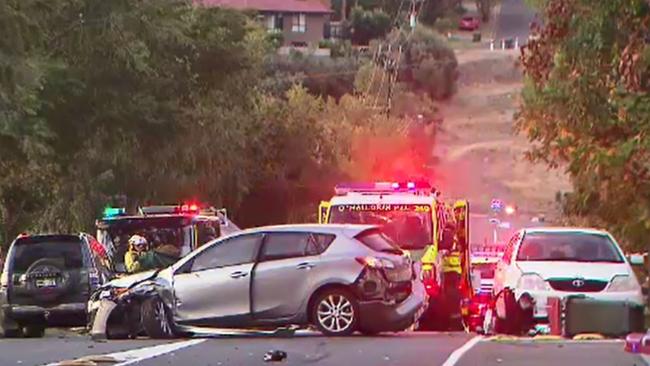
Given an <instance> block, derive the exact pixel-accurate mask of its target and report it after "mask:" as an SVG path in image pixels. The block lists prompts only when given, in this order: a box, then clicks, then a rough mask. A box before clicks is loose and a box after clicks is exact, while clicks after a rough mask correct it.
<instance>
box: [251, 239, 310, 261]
mask: <svg viewBox="0 0 650 366" xmlns="http://www.w3.org/2000/svg"><path fill="white" fill-rule="evenodd" d="M318 251H319V248H318V247H317V243H316V241H315V240H314V239H313V238H312V236H311V234H310V233H270V234H267V235H266V239H265V240H264V250H263V251H262V260H267V261H268V260H276V259H283V258H294V257H304V256H308V255H315V254H318Z"/></svg>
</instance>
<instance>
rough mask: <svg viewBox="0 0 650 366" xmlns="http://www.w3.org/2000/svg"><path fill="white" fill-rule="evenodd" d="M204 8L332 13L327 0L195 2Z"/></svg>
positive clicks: (224, 0)
mask: <svg viewBox="0 0 650 366" xmlns="http://www.w3.org/2000/svg"><path fill="white" fill-rule="evenodd" d="M195 2H196V3H198V4H201V5H204V6H222V7H226V8H233V9H240V10H246V9H250V10H258V11H268V12H291V13H330V12H331V10H330V7H329V4H328V3H329V1H326V0H323V1H321V0H195Z"/></svg>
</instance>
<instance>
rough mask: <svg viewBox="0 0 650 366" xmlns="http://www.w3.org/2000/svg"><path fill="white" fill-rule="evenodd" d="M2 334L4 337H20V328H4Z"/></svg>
mask: <svg viewBox="0 0 650 366" xmlns="http://www.w3.org/2000/svg"><path fill="white" fill-rule="evenodd" d="M3 336H4V337H5V338H18V337H20V329H5V330H4V332H3Z"/></svg>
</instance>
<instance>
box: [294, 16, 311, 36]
mask: <svg viewBox="0 0 650 366" xmlns="http://www.w3.org/2000/svg"><path fill="white" fill-rule="evenodd" d="M306 29H307V19H306V16H305V14H304V13H300V14H294V15H293V17H292V18H291V31H292V32H296V33H305V30H306Z"/></svg>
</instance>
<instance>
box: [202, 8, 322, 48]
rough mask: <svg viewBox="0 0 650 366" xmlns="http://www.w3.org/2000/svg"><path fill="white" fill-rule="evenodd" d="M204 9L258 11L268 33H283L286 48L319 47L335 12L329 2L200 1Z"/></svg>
mask: <svg viewBox="0 0 650 366" xmlns="http://www.w3.org/2000/svg"><path fill="white" fill-rule="evenodd" d="M197 2H198V3H200V4H203V5H204V6H221V7H227V8H233V9H239V10H255V11H257V12H258V14H259V17H260V20H261V21H262V22H263V24H264V25H265V26H266V28H267V29H268V30H269V32H281V33H282V35H283V39H284V45H285V46H293V47H308V46H312V47H318V43H319V42H320V41H321V40H323V39H325V38H326V28H327V27H328V26H329V20H330V15H331V13H332V11H331V7H330V2H329V0H197Z"/></svg>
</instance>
